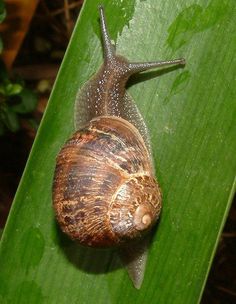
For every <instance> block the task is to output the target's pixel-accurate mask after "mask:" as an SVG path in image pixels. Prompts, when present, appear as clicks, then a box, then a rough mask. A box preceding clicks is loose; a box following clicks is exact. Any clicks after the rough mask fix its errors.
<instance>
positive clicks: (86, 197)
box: [53, 6, 185, 288]
mask: <svg viewBox="0 0 236 304" xmlns="http://www.w3.org/2000/svg"><path fill="white" fill-rule="evenodd" d="M99 12H100V26H101V33H102V40H103V49H104V63H103V64H102V66H101V67H100V69H99V71H98V72H97V73H96V74H95V75H94V76H93V77H92V78H91V79H90V80H89V81H88V82H86V83H85V84H84V85H83V87H82V89H81V90H79V92H78V94H77V97H76V102H75V111H74V112H75V116H74V121H75V128H76V132H75V133H74V135H72V137H71V138H70V139H69V140H68V141H67V142H66V143H65V145H64V146H63V147H62V149H61V150H60V152H59V154H58V156H57V159H56V169H55V174H54V182H53V207H54V210H55V214H56V218H57V221H58V222H59V225H60V227H61V229H62V231H63V232H65V233H66V234H67V235H68V236H69V237H70V238H71V239H72V240H75V241H77V242H78V243H79V244H81V245H84V246H90V247H118V248H120V249H119V251H120V255H121V256H122V259H123V261H125V263H126V264H127V265H126V266H127V269H128V272H129V274H130V276H131V279H132V280H133V283H134V286H135V287H136V288H140V286H141V284H142V280H143V276H144V270H145V263H146V256H147V242H146V241H145V239H146V238H145V236H146V235H147V234H148V232H149V231H150V230H151V228H152V227H153V226H154V224H155V223H156V222H157V219H158V217H159V215H160V210H161V190H160V187H159V185H158V183H157V181H156V178H155V170H154V166H153V160H152V152H151V144H150V140H149V135H148V130H147V127H146V124H145V122H144V120H143V118H142V116H141V114H140V112H139V110H138V108H137V106H136V105H135V103H134V102H133V100H132V98H131V97H130V96H129V95H128V94H127V92H126V91H125V85H126V82H127V80H128V79H129V77H130V76H131V75H132V74H134V73H138V72H142V71H145V70H149V69H153V68H156V67H163V66H169V65H173V64H181V65H182V64H184V63H185V61H184V59H176V60H168V61H160V62H143V63H132V62H129V61H128V60H127V59H126V58H124V57H122V56H119V55H117V54H116V52H115V46H114V45H113V44H112V43H111V40H110V37H109V33H108V30H107V26H106V21H105V16H104V10H103V7H102V6H99ZM146 237H147V236H146Z"/></svg>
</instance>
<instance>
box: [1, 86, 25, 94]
mask: <svg viewBox="0 0 236 304" xmlns="http://www.w3.org/2000/svg"><path fill="white" fill-rule="evenodd" d="M22 89H23V88H22V86H21V85H20V84H18V83H8V84H6V86H5V94H6V95H7V96H13V95H17V94H19V93H20V92H21V91H22Z"/></svg>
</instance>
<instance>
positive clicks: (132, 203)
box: [53, 116, 161, 247]
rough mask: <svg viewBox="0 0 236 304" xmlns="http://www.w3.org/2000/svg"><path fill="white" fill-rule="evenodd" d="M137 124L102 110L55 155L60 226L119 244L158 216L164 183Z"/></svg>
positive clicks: (87, 241)
mask: <svg viewBox="0 0 236 304" xmlns="http://www.w3.org/2000/svg"><path fill="white" fill-rule="evenodd" d="M150 166H151V162H150V159H149V155H148V151H147V149H146V147H145V144H144V141H143V139H142V137H141V136H140V134H139V133H138V131H137V129H136V128H134V127H133V126H132V125H131V124H130V123H129V122H127V121H125V120H124V119H122V118H117V117H105V116H101V117H98V118H96V119H94V120H92V121H90V122H89V124H88V125H86V126H85V127H84V128H83V129H82V130H79V131H77V132H76V133H75V134H74V135H73V136H72V138H71V139H69V140H68V141H67V143H66V144H65V146H64V147H63V148H62V150H61V152H60V153H59V155H58V157H57V166H56V173H55V178H54V187H53V201H54V208H55V210H56V215H57V219H58V222H59V223H60V226H61V228H62V230H63V231H64V232H65V233H67V234H68V235H69V236H70V237H71V238H72V239H74V240H77V241H78V242H79V243H80V244H82V245H87V246H93V247H107V246H116V245H120V244H123V243H126V242H128V241H130V240H132V239H135V238H140V237H141V236H142V234H143V233H145V232H146V231H148V230H150V228H151V227H152V225H153V224H154V223H155V222H156V220H157V218H158V216H159V213H160V209H161V194H160V189H159V187H158V185H157V183H156V181H155V178H154V176H153V175H152V168H151V167H150Z"/></svg>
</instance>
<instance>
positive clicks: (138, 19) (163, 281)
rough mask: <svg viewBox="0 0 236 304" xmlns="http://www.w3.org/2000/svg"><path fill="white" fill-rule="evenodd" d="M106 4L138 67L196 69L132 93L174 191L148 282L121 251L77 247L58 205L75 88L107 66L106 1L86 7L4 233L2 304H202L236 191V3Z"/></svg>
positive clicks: (160, 173) (142, 84)
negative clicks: (61, 156)
mask: <svg viewBox="0 0 236 304" xmlns="http://www.w3.org/2000/svg"><path fill="white" fill-rule="evenodd" d="M103 3H104V7H105V12H106V15H107V23H108V27H109V29H111V36H112V38H113V39H114V40H116V42H117V49H118V51H119V53H121V54H123V55H125V56H127V57H128V58H129V59H131V60H133V61H141V60H155V59H170V58H177V57H185V58H186V62H187V64H186V66H185V68H184V69H178V68H176V69H165V70H163V71H161V72H160V71H159V72H157V71H154V72H151V73H145V74H142V75H140V76H139V77H137V78H136V79H133V82H132V83H131V84H132V86H131V87H130V88H129V92H130V94H131V95H132V96H133V98H134V100H135V101H136V102H137V105H138V106H139V108H140V111H141V112H142V114H143V116H144V118H145V121H146V122H147V125H148V127H149V130H150V136H151V141H152V145H153V154H154V162H155V167H156V174H157V177H158V180H159V183H160V185H161V188H162V192H163V211H162V215H161V220H160V223H159V225H158V227H157V228H156V229H155V233H154V237H153V242H152V245H151V247H150V250H149V258H148V265H147V269H146V273H145V278H144V283H143V286H142V287H141V289H140V290H139V291H137V290H135V289H134V288H133V286H132V283H131V282H130V281H129V278H128V275H127V273H126V271H125V270H124V269H122V268H121V265H120V263H119V261H118V260H117V258H116V255H115V254H114V252H110V251H99V250H91V249H85V248H82V247H79V246H78V245H77V244H75V243H73V242H72V241H70V240H68V239H67V238H66V237H65V236H64V235H63V234H62V233H61V231H60V230H59V229H58V227H57V225H56V223H55V219H54V213H53V210H52V202H51V194H52V192H51V187H52V180H53V173H54V168H55V158H56V155H57V153H58V151H59V149H60V147H61V146H62V145H63V143H64V142H65V140H66V139H67V138H68V137H69V136H70V134H71V133H72V132H73V109H74V101H75V96H76V92H77V90H78V88H80V87H81V86H82V84H83V83H84V82H85V81H86V80H88V79H89V78H90V77H91V76H92V75H93V74H94V73H95V72H96V71H97V69H98V68H99V65H100V64H101V62H102V48H101V41H100V32H99V23H98V10H97V5H98V1H87V2H85V5H84V8H83V10H82V12H81V16H80V18H79V22H78V23H77V25H76V28H75V31H74V34H73V36H72V39H71V42H70V44H69V47H68V50H67V52H66V55H65V58H64V60H63V63H62V66H61V69H60V72H59V75H58V78H57V81H56V83H55V87H54V90H53V92H52V95H51V98H50V101H49V104H48V107H47V110H46V112H45V116H44V118H43V120H42V123H41V126H40V128H39V131H38V134H37V138H36V140H35V143H34V146H33V149H32V152H31V155H30V158H29V161H28V163H27V166H26V169H25V172H24V175H23V177H22V180H21V183H20V186H19V189H18V191H17V195H16V197H15V201H14V205H13V207H12V209H11V213H10V215H9V218H8V222H7V226H6V228H5V230H4V233H3V237H2V240H1V248H0V260H1V272H0V282H1V284H0V302H3V303H47V304H48V303H60V304H63V303H96V304H99V303H136V304H138V303H158V304H168V303H170V304H183V303H185V304H188V303H190V304H194V303H198V302H199V301H200V297H201V293H202V290H203V288H204V284H205V280H206V276H207V273H208V271H209V267H210V264H211V262H212V259H213V255H214V252H215V249H216V245H217V242H218V239H219V236H220V233H221V230H222V227H223V224H224V222H225V219H226V216H227V212H228V210H229V207H230V202H231V199H232V196H233V193H234V188H233V183H234V176H235V170H236V159H235V149H236V142H235V134H236V127H235V123H234V118H235V115H236V104H235V98H236V89H235V85H234V82H235V70H236V60H235V53H236V36H235V20H234V19H235V18H232V16H233V15H235V13H236V7H235V1H234V0H211V1H205V0H199V1H198V2H197V3H198V4H197V5H196V4H193V1H191V0H182V1H172V0H153V1H134V0H132V1H121V0H120V1H119V0H118V1H108V0H106V1H103ZM118 31H119V32H120V33H121V35H119V34H117V33H118ZM116 38H117V39H116ZM157 76H160V77H157ZM147 80H148V81H147Z"/></svg>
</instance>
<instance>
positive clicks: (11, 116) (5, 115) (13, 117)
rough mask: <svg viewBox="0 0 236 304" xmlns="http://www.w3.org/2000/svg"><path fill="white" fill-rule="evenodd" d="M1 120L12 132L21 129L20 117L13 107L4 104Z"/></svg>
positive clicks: (0, 112) (1, 109)
mask: <svg viewBox="0 0 236 304" xmlns="http://www.w3.org/2000/svg"><path fill="white" fill-rule="evenodd" d="M0 119H1V121H2V123H3V124H4V125H5V126H6V127H7V128H8V129H9V130H10V131H11V132H16V131H18V130H19V129H20V123H19V119H18V116H17V114H16V113H15V112H13V110H12V109H11V107H9V106H8V105H6V104H4V105H2V106H1V107H0Z"/></svg>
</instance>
